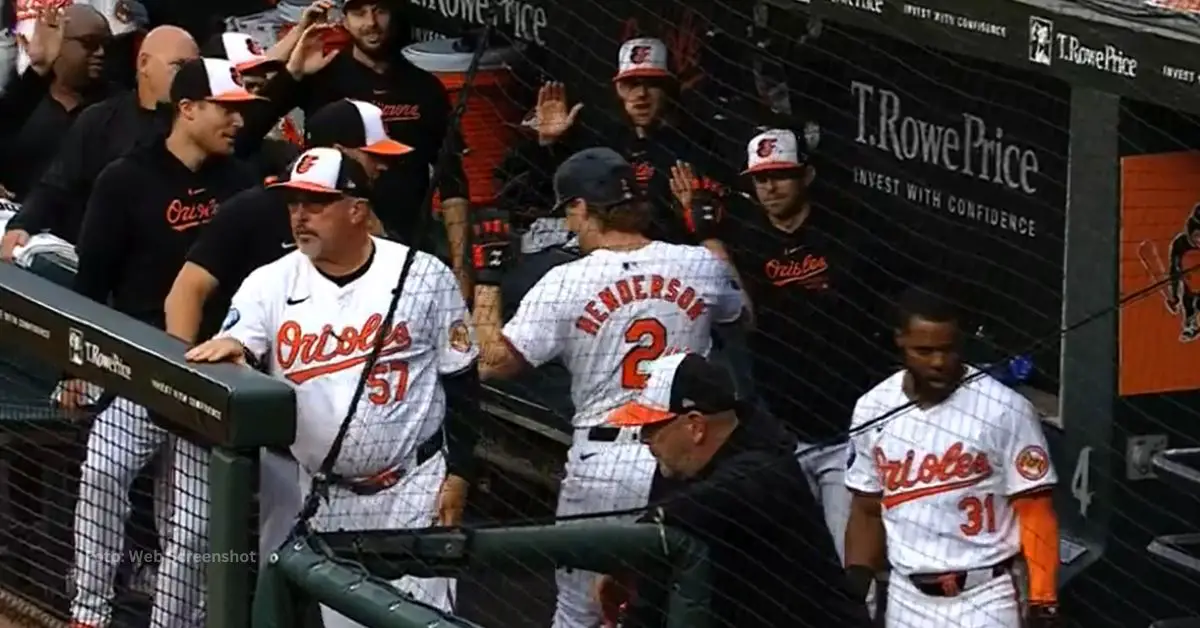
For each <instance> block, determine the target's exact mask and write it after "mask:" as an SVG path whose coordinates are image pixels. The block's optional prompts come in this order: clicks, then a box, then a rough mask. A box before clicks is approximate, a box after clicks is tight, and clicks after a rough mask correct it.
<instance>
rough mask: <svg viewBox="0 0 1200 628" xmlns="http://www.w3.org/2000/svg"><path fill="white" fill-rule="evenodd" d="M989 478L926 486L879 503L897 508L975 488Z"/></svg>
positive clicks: (892, 496)
mask: <svg viewBox="0 0 1200 628" xmlns="http://www.w3.org/2000/svg"><path fill="white" fill-rule="evenodd" d="M988 477H990V476H986V475H985V476H981V477H975V478H970V479H967V480H959V481H958V482H949V483H946V484H938V485H936V486H926V487H923V488H918V489H913V490H911V491H903V492H901V493H892V494H890V495H884V496H883V499H881V500H880V502H879V503H880V504H882V505H883V507H884V508H895V507H896V506H899V505H900V504H903V503H905V502H911V501H914V500H918V499H922V498H925V497H930V496H932V495H940V494H942V493H948V492H950V491H957V490H958V489H961V488H967V487H970V486H975V485H976V484H979V483H980V482H982V481H984V480H986V479H988Z"/></svg>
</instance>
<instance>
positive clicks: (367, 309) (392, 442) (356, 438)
mask: <svg viewBox="0 0 1200 628" xmlns="http://www.w3.org/2000/svg"><path fill="white" fill-rule="evenodd" d="M275 185H276V186H277V187H279V188H280V189H281V190H282V192H283V193H284V194H285V197H286V199H287V205H288V214H289V216H290V219H291V226H292V233H293V234H294V235H295V238H296V250H295V251H292V252H291V253H289V254H287V255H285V256H284V257H282V258H280V259H279V260H276V261H275V262H272V263H271V264H268V265H267V266H264V267H262V268H259V269H258V270H256V271H254V272H253V273H251V274H250V276H249V277H247V278H246V281H245V282H243V284H242V286H241V288H239V289H238V291H237V294H235V295H234V297H233V306H232V307H231V308H230V310H229V315H228V316H227V318H226V320H225V325H224V329H223V330H222V331H221V333H219V334H218V335H217V336H216V337H215V338H214V339H212V340H209V341H207V342H204V343H202V344H200V345H198V346H196V347H194V348H192V349H191V350H189V351H188V352H187V354H186V355H187V358H188V359H189V360H192V361H197V362H222V361H234V362H245V361H246V356H253V357H254V358H255V359H261V360H262V361H263V362H264V364H265V365H266V367H265V368H266V370H267V371H268V372H269V373H270V374H271V375H272V376H273V377H276V378H278V379H280V380H283V381H286V382H288V383H289V384H291V385H292V386H293V387H294V388H295V391H296V409H297V418H296V442H295V443H293V444H292V447H291V450H292V453H293V454H294V455H295V457H296V461H297V462H298V463H299V466H300V471H301V473H300V475H301V481H300V485H301V486H303V487H304V490H307V488H308V485H309V480H308V478H309V477H311V476H312V475H313V474H316V473H318V472H324V471H326V470H325V469H323V465H324V459H325V457H326V456H327V455H328V452H329V451H330V449H331V447H332V446H333V444H334V442H335V438H336V435H337V434H338V432H339V428H340V425H341V423H342V421H343V420H344V418H345V417H347V415H348V414H349V413H350V412H351V410H353V413H354V414H353V417H354V418H353V419H352V420H351V422H350V423H349V425H348V429H347V431H346V433H345V440H344V446H342V447H341V448H340V449H339V450H338V455H337V459H336V462H335V464H334V466H333V468H332V469H331V470H329V471H331V473H330V477H331V480H332V486H330V487H329V493H328V496H327V499H325V500H324V503H323V506H322V508H321V509H320V510H318V512H317V514H316V515H315V516H314V518H313V519H312V521H311V522H310V523H311V525H312V526H313V528H314V529H316V530H318V531H325V532H328V531H336V530H339V529H340V530H395V529H406V528H408V529H411V528H423V527H426V526H429V525H432V524H433V523H434V522H435V521H436V522H437V523H438V524H440V525H446V526H455V525H459V524H460V523H461V520H462V519H461V518H462V510H463V507H464V506H465V499H466V491H467V488H468V486H469V484H470V482H471V477H472V476H473V471H472V469H471V467H472V466H473V465H474V458H473V456H474V451H473V450H474V445H475V442H476V440H477V439H478V432H477V430H478V427H479V421H480V420H482V416H481V411H480V408H479V394H480V391H479V388H480V386H479V377H478V372H477V370H476V356H477V348H476V345H475V342H474V339H473V334H472V333H471V329H470V326H469V320H470V319H469V318H468V313H467V307H466V302H465V301H464V300H463V298H462V294H461V292H460V291H459V287H458V284H457V281H456V279H455V277H454V274H453V272H452V271H451V270H450V268H449V267H447V266H446V265H445V264H444V263H442V262H441V261H440V260H438V259H437V258H436V257H434V256H432V255H430V254H428V253H423V252H420V251H417V250H416V249H413V248H410V247H408V246H406V245H404V244H400V243H398V242H392V241H388V240H384V239H381V238H377V237H374V236H372V235H371V226H370V219H371V209H370V204H369V202H368V201H367V199H366V198H365V197H366V196H367V195H368V194H369V192H370V189H369V187H370V182H369V180H368V177H367V174H366V172H365V171H364V169H363V168H362V166H361V165H359V163H358V162H357V161H355V160H354V159H352V158H350V157H349V156H347V155H346V154H345V153H343V152H341V151H339V150H337V149H334V148H312V149H309V150H307V151H305V152H304V153H303V154H302V155H301V156H300V158H299V159H297V160H296V163H295V164H294V165H293V167H292V168H291V170H290V172H289V173H288V175H287V176H286V178H284V179H283V180H282V181H280V182H278V183H276V184H275ZM404 268H407V269H408V274H407V277H406V279H405V280H404V282H403V283H402V284H401V286H400V287H399V288H398V286H397V273H403V272H404V271H403V270H400V269H404ZM396 289H402V291H401V293H400V296H399V300H398V302H397V305H396V310H395V318H394V320H392V321H390V322H389V324H388V326H386V327H385V326H384V321H383V319H384V317H385V313H386V312H387V311H388V310H389V307H390V302H391V300H392V298H393V296H392V294H393V291H394V290H396ZM330 330H337V331H333V332H331V331H330ZM330 334H333V335H334V336H336V337H337V341H336V342H330V341H329V339H330ZM381 334H382V338H380V335H381ZM376 339H378V340H379V342H381V343H382V346H381V348H380V351H379V359H378V361H377V362H375V363H373V364H370V365H366V357H367V356H368V355H369V354H371V353H372V347H373V345H374V344H375V342H376ZM322 347H324V348H322ZM368 368H369V370H368V371H366V372H365V373H364V369H368ZM364 380H365V388H364V389H363V390H364V394H363V395H362V397H361V400H358V397H357V396H356V395H355V394H354V393H355V390H356V389H357V388H358V386H359V384H360V381H364ZM352 397H353V398H355V400H357V401H358V405H357V406H355V407H354V408H351V407H350V405H351V403H352V400H351V398H352ZM177 510H178V509H177ZM395 584H396V585H397V586H398V587H399V588H400V589H401V590H403V591H406V592H407V593H409V594H411V595H413V596H415V597H416V598H417V599H418V600H420V601H421V602H423V603H425V604H430V605H433V606H436V607H437V608H439V609H442V610H446V611H451V610H452V606H453V593H454V581H453V580H451V579H445V578H414V577H411V576H406V577H404V578H402V579H401V580H399V581H397V582H396V583H395ZM322 616H323V620H324V623H325V626H326V627H327V628H342V627H350V626H358V624H355V623H353V622H351V621H350V620H349V619H347V618H345V617H343V616H341V615H339V614H338V613H336V612H335V611H333V610H332V609H329V608H323V609H322ZM184 619H185V621H188V622H190V621H191V620H192V618H190V617H189V618H184ZM165 625H166V626H170V627H171V628H179V627H182V626H192V625H194V624H191V623H179V621H178V620H175V621H173V622H171V623H169V624H165ZM199 625H203V623H201V624H199Z"/></svg>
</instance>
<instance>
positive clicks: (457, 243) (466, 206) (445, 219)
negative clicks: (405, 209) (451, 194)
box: [442, 198, 472, 302]
mask: <svg viewBox="0 0 1200 628" xmlns="http://www.w3.org/2000/svg"><path fill="white" fill-rule="evenodd" d="M470 206H471V204H470V202H468V201H467V199H465V198H451V199H446V200H444V201H442V223H443V224H444V225H445V227H446V240H447V241H448V243H449V245H450V265H451V268H453V269H454V274H455V276H457V277H458V285H459V286H461V287H462V291H463V298H465V299H466V300H467V301H468V302H469V301H470V300H471V296H472V287H471V274H470V273H469V272H467V264H466V260H467V252H466V248H467V238H468V227H469V223H468V212H469V211H470Z"/></svg>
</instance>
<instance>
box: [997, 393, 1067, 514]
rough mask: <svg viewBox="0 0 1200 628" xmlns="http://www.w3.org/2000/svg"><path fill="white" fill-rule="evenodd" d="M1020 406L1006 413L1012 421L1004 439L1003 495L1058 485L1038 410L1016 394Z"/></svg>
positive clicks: (1007, 427)
mask: <svg viewBox="0 0 1200 628" xmlns="http://www.w3.org/2000/svg"><path fill="white" fill-rule="evenodd" d="M1013 397H1015V398H1017V400H1018V401H1017V402H1016V403H1013V404H1012V409H1011V410H1010V411H1009V412H1008V413H1007V415H1008V416H1009V417H1010V419H1009V421H1008V425H1007V426H1006V429H1005V433H1004V434H1003V435H1002V439H1003V455H1004V458H1003V460H1004V495H1005V496H1006V497H1012V496H1013V495H1017V494H1020V493H1026V492H1029V491H1033V490H1037V489H1040V488H1045V487H1048V486H1053V485H1054V484H1055V483H1056V482H1058V476H1057V474H1056V473H1055V471H1054V464H1053V463H1052V462H1051V461H1050V454H1049V450H1048V449H1047V448H1046V437H1045V435H1043V434H1042V426H1041V422H1040V420H1039V419H1038V416H1037V410H1035V409H1034V407H1033V404H1032V403H1030V402H1029V400H1027V399H1025V398H1024V397H1021V396H1020V395H1017V394H1015V393H1014V394H1013Z"/></svg>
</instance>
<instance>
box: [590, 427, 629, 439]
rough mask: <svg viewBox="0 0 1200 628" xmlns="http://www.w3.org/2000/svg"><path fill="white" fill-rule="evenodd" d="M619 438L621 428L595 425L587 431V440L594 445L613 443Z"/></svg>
mask: <svg viewBox="0 0 1200 628" xmlns="http://www.w3.org/2000/svg"><path fill="white" fill-rule="evenodd" d="M620 436H621V428H619V427H605V426H603V425H597V426H596V427H593V428H589V429H588V440H590V441H592V442H594V443H614V442H616V440H617V438H619V437H620Z"/></svg>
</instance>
